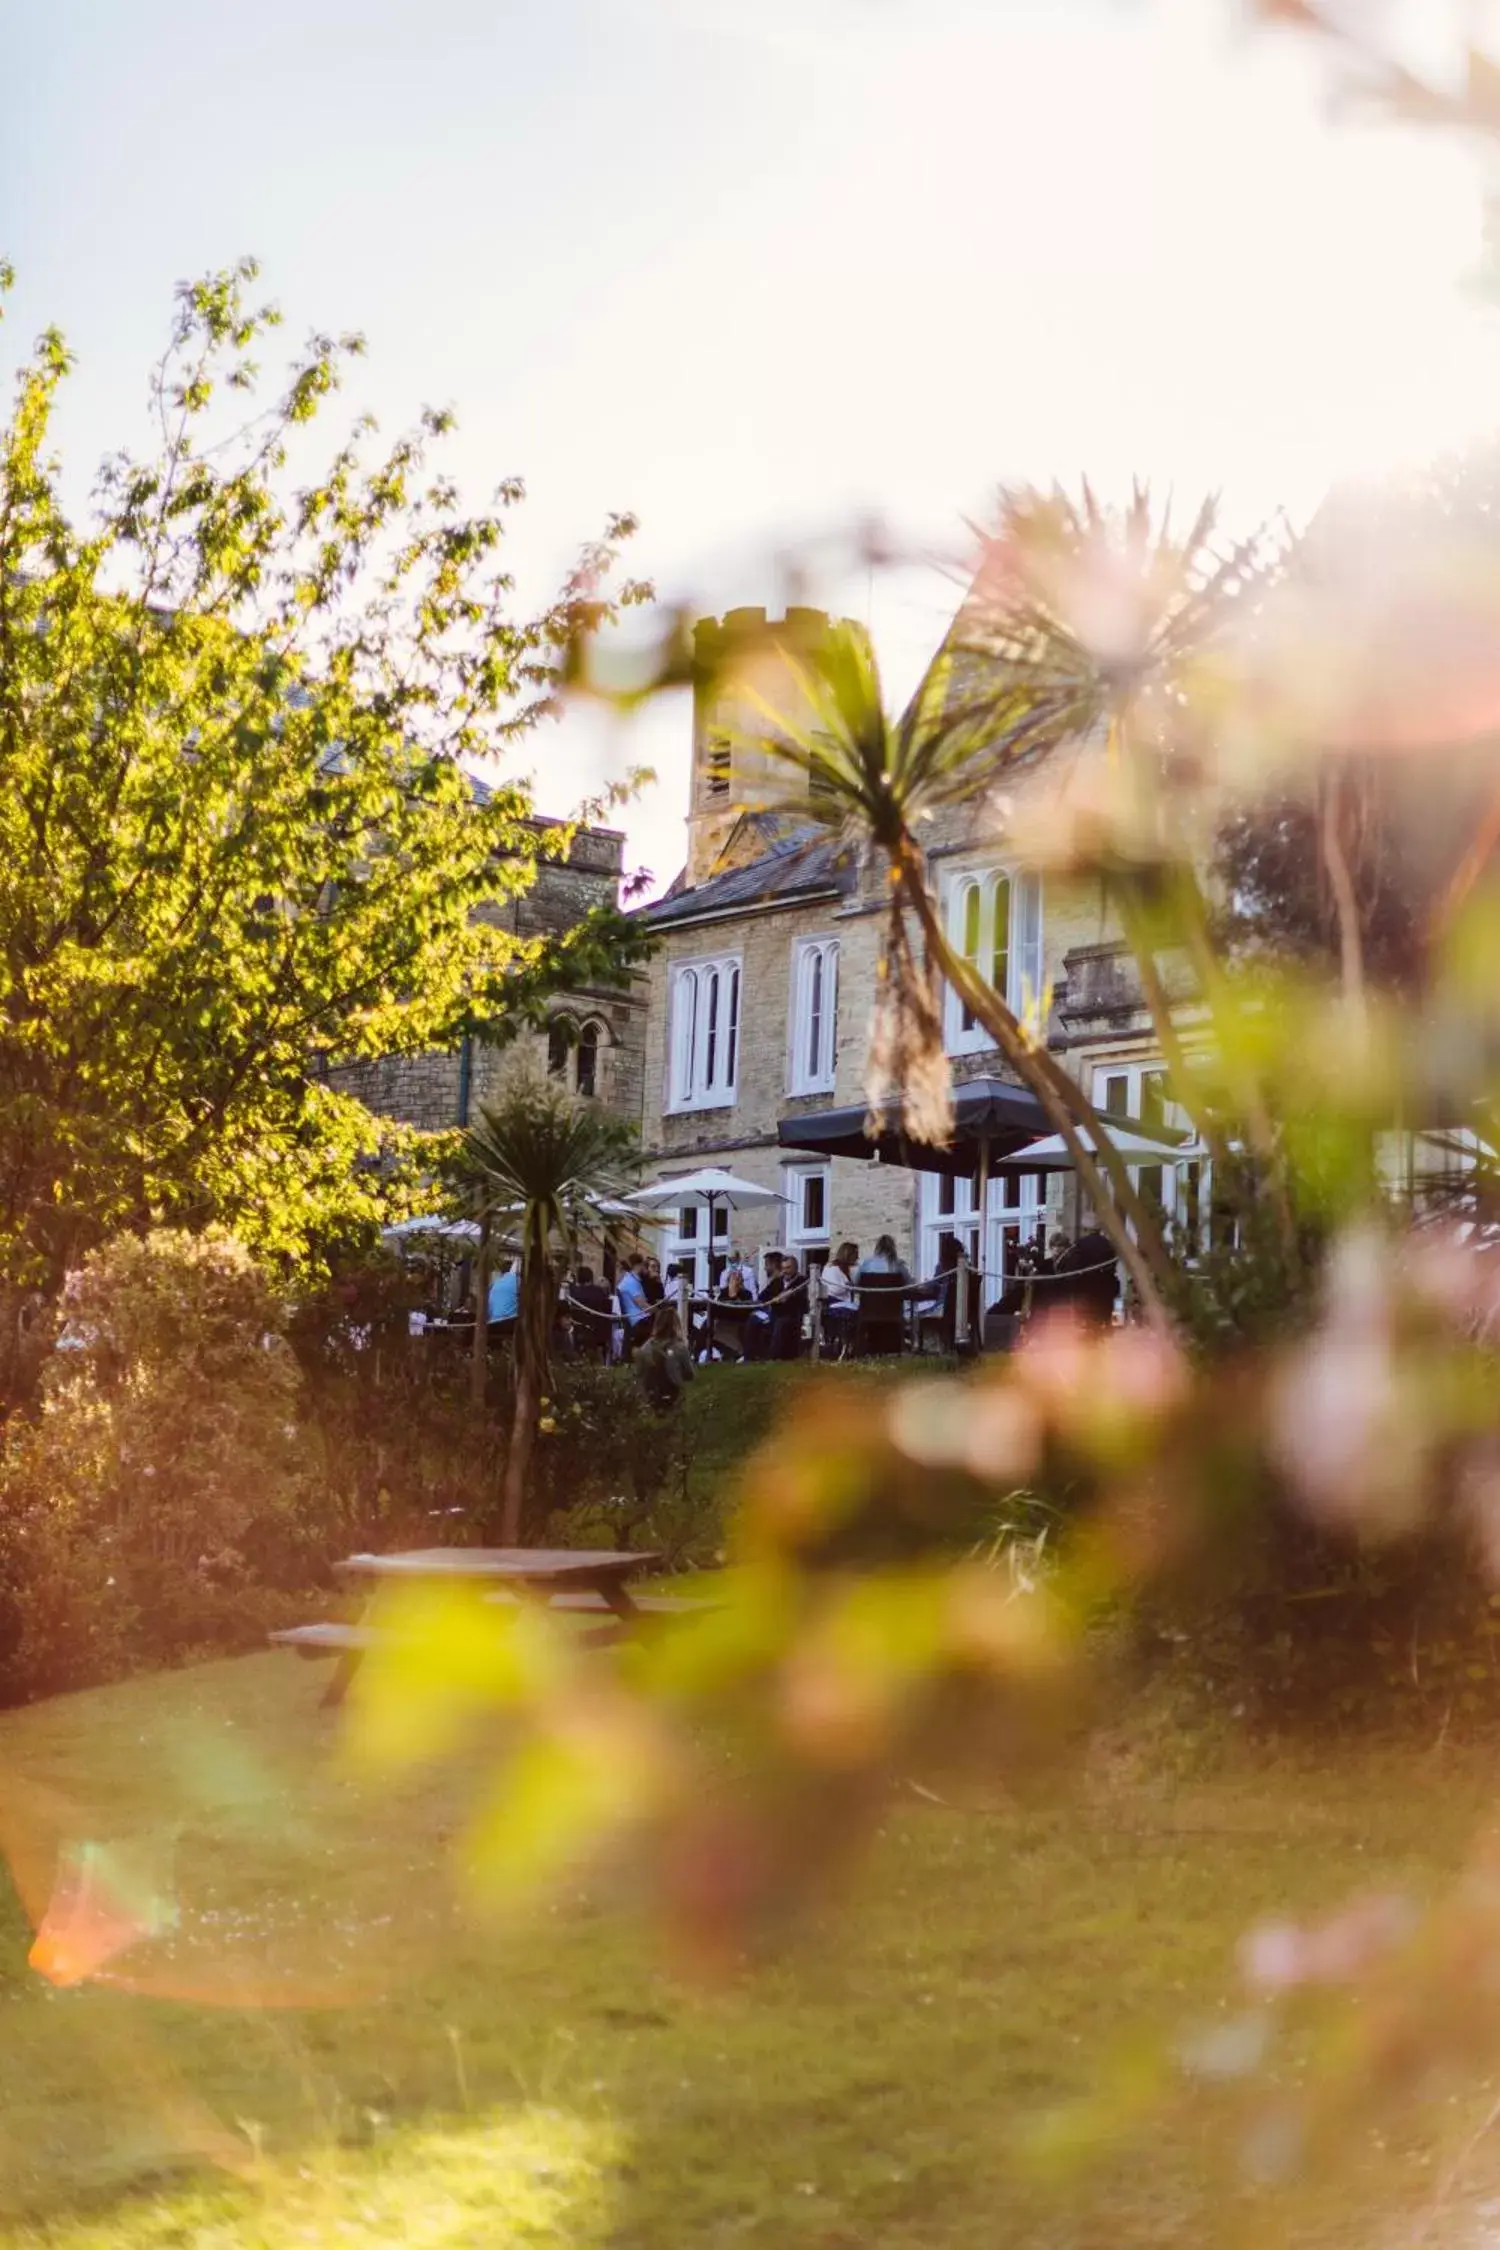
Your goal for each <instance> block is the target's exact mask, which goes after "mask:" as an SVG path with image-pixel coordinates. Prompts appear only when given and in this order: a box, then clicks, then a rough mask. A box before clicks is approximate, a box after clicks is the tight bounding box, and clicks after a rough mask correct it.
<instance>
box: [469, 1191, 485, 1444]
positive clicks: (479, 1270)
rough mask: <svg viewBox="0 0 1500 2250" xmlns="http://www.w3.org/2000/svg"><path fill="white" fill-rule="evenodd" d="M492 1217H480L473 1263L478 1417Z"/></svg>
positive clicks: (473, 1365) (473, 1373) (482, 1214)
mask: <svg viewBox="0 0 1500 2250" xmlns="http://www.w3.org/2000/svg"><path fill="white" fill-rule="evenodd" d="M489 1300H490V1214H489V1207H488V1205H486V1206H485V1208H484V1210H483V1211H481V1212H480V1214H479V1255H478V1257H477V1258H476V1259H475V1261H474V1356H473V1359H472V1361H471V1363H470V1369H469V1380H470V1385H471V1389H472V1396H473V1403H474V1409H475V1411H476V1413H483V1411H484V1390H485V1365H484V1359H485V1352H486V1351H487V1349H488V1347H489V1341H490V1301H489Z"/></svg>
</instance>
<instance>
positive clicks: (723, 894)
mask: <svg viewBox="0 0 1500 2250" xmlns="http://www.w3.org/2000/svg"><path fill="white" fill-rule="evenodd" d="M753 817H755V816H752V818H753ZM854 881H855V865H854V854H853V853H852V852H851V851H850V849H849V847H848V845H847V844H844V843H842V842H841V841H840V840H839V839H838V838H837V837H833V836H830V835H829V834H828V832H827V831H826V829H822V828H819V827H817V826H816V824H815V823H813V822H812V821H808V822H805V823H802V824H800V825H799V826H797V827H796V828H792V829H788V830H786V831H785V832H784V833H782V834H781V835H777V836H773V837H772V840H771V841H770V842H769V843H768V844H767V847H766V849H765V851H764V852H762V853H761V855H760V856H759V858H757V859H753V860H751V861H750V862H749V864H748V865H747V866H744V867H729V868H726V869H725V870H724V872H723V874H722V875H712V876H710V877H709V880H708V881H707V882H706V883H699V884H698V886H697V887H696V889H694V890H680V889H678V888H677V886H676V885H675V884H674V885H673V887H672V889H671V890H670V891H669V892H668V893H667V895H666V897H665V898H659V899H657V900H656V901H655V902H654V903H653V904H652V905H650V906H643V907H642V908H641V909H640V917H641V920H642V921H643V922H646V923H649V924H650V926H651V928H652V929H657V930H660V929H670V928H671V927H672V925H673V924H674V923H676V922H691V921H694V920H695V919H696V918H697V916H698V915H700V914H725V913H728V912H730V911H731V909H733V908H734V907H737V906H763V905H765V904H767V903H768V902H769V901H770V900H772V899H780V900H785V901H786V902H787V903H788V904H790V903H791V901H792V900H794V899H799V898H807V897H815V896H816V895H817V894H818V893H820V892H827V891H837V892H838V893H839V894H840V896H841V897H846V896H848V894H849V893H850V892H851V891H852V890H853V889H854Z"/></svg>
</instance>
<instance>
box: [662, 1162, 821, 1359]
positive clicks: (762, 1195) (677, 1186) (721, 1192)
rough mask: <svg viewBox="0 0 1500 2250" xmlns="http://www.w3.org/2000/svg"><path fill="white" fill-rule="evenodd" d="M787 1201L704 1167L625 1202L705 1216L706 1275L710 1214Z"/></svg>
mask: <svg viewBox="0 0 1500 2250" xmlns="http://www.w3.org/2000/svg"><path fill="white" fill-rule="evenodd" d="M786 1200H787V1198H786V1197H785V1196H784V1195H781V1194H779V1193H778V1192H777V1190H776V1189H775V1188H763V1187H757V1186H756V1184H755V1182H754V1180H742V1179H740V1178H739V1177H738V1175H737V1174H736V1173H734V1172H727V1171H725V1169H724V1168H723V1166H722V1165H718V1164H708V1165H705V1166H704V1167H703V1169H702V1170H701V1171H698V1172H684V1173H682V1174H681V1175H680V1176H679V1177H678V1178H677V1179H675V1180H656V1181H653V1183H652V1185H651V1186H650V1187H648V1188H641V1189H639V1190H638V1191H637V1193H636V1194H634V1195H627V1196H626V1197H625V1201H626V1202H627V1203H628V1204H630V1205H632V1206H633V1207H634V1208H635V1209H636V1210H638V1211H643V1212H649V1211H662V1212H666V1211H683V1210H697V1211H706V1212H707V1213H708V1255H709V1274H710V1277H712V1273H713V1247H714V1213H715V1211H763V1210H764V1209H765V1208H766V1206H767V1205H768V1204H772V1203H785V1202H786ZM713 1323H714V1308H713V1298H712V1296H710V1298H709V1302H708V1347H709V1350H710V1351H712V1349H713Z"/></svg>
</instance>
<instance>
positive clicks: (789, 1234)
mask: <svg viewBox="0 0 1500 2250" xmlns="http://www.w3.org/2000/svg"><path fill="white" fill-rule="evenodd" d="M814 1180H819V1181H821V1182H822V1186H823V1224H822V1226H821V1227H810V1226H809V1225H808V1224H807V1218H806V1202H805V1195H806V1190H807V1187H808V1185H809V1183H810V1182H811V1181H814ZM785 1185H786V1191H787V1195H788V1198H789V1200H788V1203H787V1207H786V1247H787V1249H788V1250H790V1251H791V1253H792V1255H793V1256H794V1257H795V1258H796V1260H797V1263H798V1264H799V1265H801V1266H805V1265H806V1263H807V1261H808V1258H809V1257H811V1256H813V1255H814V1254H815V1253H816V1252H818V1251H821V1252H822V1253H823V1259H824V1260H825V1261H826V1259H827V1258H828V1257H829V1256H830V1255H831V1254H832V1253H831V1245H832V1242H833V1166H832V1165H831V1164H789V1165H788V1166H787V1168H786V1176H785Z"/></svg>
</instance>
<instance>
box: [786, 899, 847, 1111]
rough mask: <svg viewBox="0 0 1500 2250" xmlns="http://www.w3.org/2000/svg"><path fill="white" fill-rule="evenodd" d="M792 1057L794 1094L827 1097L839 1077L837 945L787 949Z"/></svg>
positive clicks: (805, 941)
mask: <svg viewBox="0 0 1500 2250" xmlns="http://www.w3.org/2000/svg"><path fill="white" fill-rule="evenodd" d="M788 1013H789V1017H790V1021H791V1027H792V1030H791V1055H790V1058H789V1063H790V1067H789V1070H788V1075H787V1086H788V1090H789V1091H790V1092H791V1093H793V1094H831V1093H832V1092H833V1089H834V1082H835V1080H836V1078H837V1076H838V1046H839V941H838V939H837V938H832V937H820V938H799V939H798V941H797V943H796V945H795V946H794V947H793V949H792V996H791V1007H790V1009H789V1011H788Z"/></svg>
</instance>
